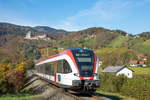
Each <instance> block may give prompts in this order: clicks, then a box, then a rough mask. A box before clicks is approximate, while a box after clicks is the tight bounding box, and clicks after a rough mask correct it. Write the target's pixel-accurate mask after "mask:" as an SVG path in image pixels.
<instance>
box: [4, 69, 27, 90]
mask: <svg viewBox="0 0 150 100" xmlns="http://www.w3.org/2000/svg"><path fill="white" fill-rule="evenodd" d="M6 79H7V80H8V83H9V89H8V91H9V92H18V91H19V90H20V89H22V87H23V82H24V71H23V70H10V71H9V72H8V73H7V75H6Z"/></svg>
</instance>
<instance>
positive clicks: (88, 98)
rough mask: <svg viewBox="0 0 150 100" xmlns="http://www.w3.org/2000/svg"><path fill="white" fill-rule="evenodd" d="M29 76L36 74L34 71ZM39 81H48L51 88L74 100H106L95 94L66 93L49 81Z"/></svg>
mask: <svg viewBox="0 0 150 100" xmlns="http://www.w3.org/2000/svg"><path fill="white" fill-rule="evenodd" d="M29 74H30V75H31V74H33V75H35V73H34V71H33V70H32V71H31V73H30V72H29ZM36 76H37V75H36ZM37 77H39V76H37ZM39 79H41V80H43V81H46V82H47V83H48V85H49V86H50V87H52V88H54V89H56V90H57V91H58V92H61V93H64V94H65V95H68V96H70V97H72V98H74V100H105V99H104V98H102V97H100V96H96V95H94V94H83V93H82V94H81V93H71V92H68V91H66V90H64V89H62V88H59V87H57V86H55V85H53V84H51V83H50V82H49V81H47V80H44V79H42V78H39Z"/></svg>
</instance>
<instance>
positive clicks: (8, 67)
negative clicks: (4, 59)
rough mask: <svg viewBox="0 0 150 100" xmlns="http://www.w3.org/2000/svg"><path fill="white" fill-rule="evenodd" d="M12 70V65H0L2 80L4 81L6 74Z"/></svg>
mask: <svg viewBox="0 0 150 100" xmlns="http://www.w3.org/2000/svg"><path fill="white" fill-rule="evenodd" d="M11 69H12V65H11V64H0V78H2V79H4V78H5V76H6V73H7V72H8V71H9V70H11Z"/></svg>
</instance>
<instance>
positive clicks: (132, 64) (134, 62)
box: [129, 60, 138, 67]
mask: <svg viewBox="0 0 150 100" xmlns="http://www.w3.org/2000/svg"><path fill="white" fill-rule="evenodd" d="M129 65H130V66H131V67H136V66H137V65H138V61H137V60H131V61H130V62H129Z"/></svg>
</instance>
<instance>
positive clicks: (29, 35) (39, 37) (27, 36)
mask: <svg viewBox="0 0 150 100" xmlns="http://www.w3.org/2000/svg"><path fill="white" fill-rule="evenodd" d="M24 39H30V40H51V39H50V38H49V37H48V36H47V35H46V34H43V35H37V36H32V35H31V31H28V33H27V34H26V36H25V37H24Z"/></svg>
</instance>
